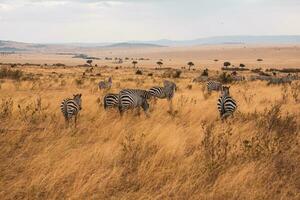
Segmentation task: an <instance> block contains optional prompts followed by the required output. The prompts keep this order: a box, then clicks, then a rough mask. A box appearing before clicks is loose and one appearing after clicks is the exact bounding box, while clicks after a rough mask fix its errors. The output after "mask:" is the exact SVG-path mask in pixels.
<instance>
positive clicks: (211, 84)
mask: <svg viewBox="0 0 300 200" xmlns="http://www.w3.org/2000/svg"><path fill="white" fill-rule="evenodd" d="M206 86H207V90H208V91H209V92H211V91H213V90H215V91H220V90H221V89H222V83H220V82H217V81H208V82H207V83H206Z"/></svg>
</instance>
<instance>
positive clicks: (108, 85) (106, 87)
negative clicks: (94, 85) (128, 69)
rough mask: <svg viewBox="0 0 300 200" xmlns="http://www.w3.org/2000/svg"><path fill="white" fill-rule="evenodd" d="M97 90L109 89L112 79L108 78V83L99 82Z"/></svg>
mask: <svg viewBox="0 0 300 200" xmlns="http://www.w3.org/2000/svg"><path fill="white" fill-rule="evenodd" d="M98 86H99V89H100V90H102V89H110V88H111V86H112V78H111V77H109V78H108V81H100V82H99V84H98Z"/></svg>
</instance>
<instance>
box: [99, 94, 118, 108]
mask: <svg viewBox="0 0 300 200" xmlns="http://www.w3.org/2000/svg"><path fill="white" fill-rule="evenodd" d="M103 101H104V109H105V110H106V109H108V108H118V106H119V94H112V93H109V94H107V95H105V96H104V99H103Z"/></svg>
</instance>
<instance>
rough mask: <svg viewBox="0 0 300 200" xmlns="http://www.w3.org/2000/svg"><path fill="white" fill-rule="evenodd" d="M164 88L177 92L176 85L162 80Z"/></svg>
mask: <svg viewBox="0 0 300 200" xmlns="http://www.w3.org/2000/svg"><path fill="white" fill-rule="evenodd" d="M163 83H164V87H165V88H171V89H172V90H175V91H176V90H177V86H176V84H175V83H174V82H172V81H168V80H164V82H163Z"/></svg>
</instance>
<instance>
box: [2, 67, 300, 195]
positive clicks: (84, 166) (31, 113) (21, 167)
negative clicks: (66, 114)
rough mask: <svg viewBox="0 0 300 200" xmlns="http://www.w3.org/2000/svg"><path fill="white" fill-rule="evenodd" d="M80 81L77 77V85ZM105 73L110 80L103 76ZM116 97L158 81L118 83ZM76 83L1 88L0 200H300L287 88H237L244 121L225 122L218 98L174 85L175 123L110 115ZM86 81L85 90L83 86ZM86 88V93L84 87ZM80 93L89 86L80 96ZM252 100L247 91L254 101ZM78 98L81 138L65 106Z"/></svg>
mask: <svg viewBox="0 0 300 200" xmlns="http://www.w3.org/2000/svg"><path fill="white" fill-rule="evenodd" d="M80 73H81V72H78V74H77V75H78V77H80V76H81V74H80ZM103 73H111V72H109V71H104V72H103ZM114 76H115V77H114V81H115V82H118V83H122V84H120V85H118V86H117V87H115V86H113V88H112V92H117V91H118V90H119V89H120V88H130V87H140V88H149V87H150V86H153V85H157V84H159V83H161V81H162V79H160V78H155V79H153V77H148V76H146V75H145V76H143V77H144V79H142V80H141V78H138V79H132V76H129V75H123V74H121V75H119V74H114ZM78 77H77V76H76V77H75V76H69V77H67V76H66V77H64V78H63V80H59V81H53V78H51V79H49V80H48V78H47V76H46V75H45V76H43V77H42V79H41V80H40V82H38V83H39V84H35V88H34V90H32V84H33V81H30V80H27V81H21V85H22V87H21V89H20V88H19V89H17V88H15V87H14V82H5V83H4V84H3V87H2V89H1V93H0V99H1V101H0V106H1V107H0V119H1V120H0V126H1V128H0V135H1V137H0V145H1V148H0V161H1V162H0V198H1V199H298V198H299V174H300V172H299V167H298V166H299V164H300V157H299V145H298V143H299V139H300V138H299V126H300V121H299V117H300V113H299V112H298V111H299V108H300V107H299V106H300V105H299V104H296V103H295V101H294V97H293V91H294V90H295V89H292V87H291V86H288V90H286V92H284V96H286V97H285V98H286V99H285V101H282V98H283V97H282V96H283V91H282V88H281V87H280V86H274V87H266V85H265V84H264V83H262V82H252V83H247V84H240V85H239V84H235V85H233V86H232V87H231V90H232V94H231V95H232V96H233V97H234V98H235V99H236V101H237V102H238V106H239V107H238V112H237V113H236V115H235V116H234V117H232V118H230V119H228V120H227V121H224V122H223V121H221V120H220V119H219V115H218V112H217V109H216V101H217V98H218V96H219V94H217V93H212V94H211V95H209V96H206V95H205V92H204V90H203V93H202V92H201V90H202V89H201V87H202V86H201V85H196V84H195V85H192V87H190V88H189V89H186V85H187V84H190V80H192V77H187V78H186V79H184V78H182V79H178V80H177V82H176V83H177V85H178V86H179V88H180V90H178V91H177V93H176V96H175V99H174V101H173V107H174V110H175V111H174V112H173V113H172V114H169V113H168V112H167V111H168V108H169V107H168V106H169V105H168V102H167V101H165V100H161V101H159V102H158V103H157V104H156V105H155V106H154V107H153V111H152V112H151V117H150V118H146V117H145V116H143V115H142V116H140V117H139V116H135V115H134V114H133V113H130V112H127V113H126V114H125V115H124V116H123V117H122V118H120V117H119V114H118V111H117V110H111V111H104V109H103V107H102V106H101V101H102V98H103V95H104V94H102V93H100V92H91V90H90V87H92V86H93V84H97V82H98V80H93V81H90V82H85V84H78V83H77V81H74V80H81V78H78ZM79 82H80V81H79ZM88 84H89V85H88ZM83 86H84V87H83ZM249 91H251V92H249ZM78 92H80V93H82V94H83V96H82V98H83V103H82V107H83V110H82V111H81V113H80V116H79V122H78V127H77V129H75V128H73V126H70V127H66V126H65V124H64V119H63V116H62V114H61V113H60V109H59V105H60V102H61V100H62V99H64V98H66V97H71V96H72V94H73V93H78Z"/></svg>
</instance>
